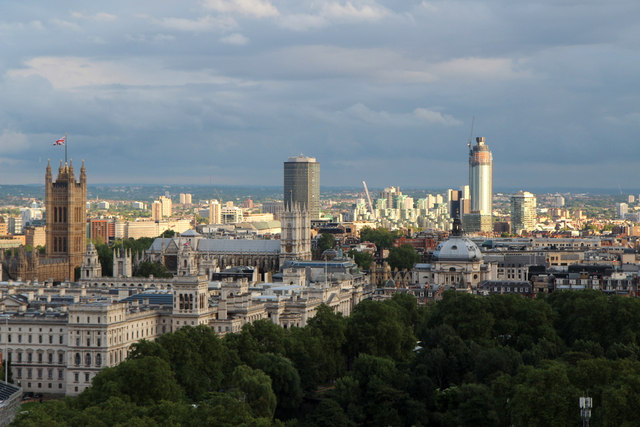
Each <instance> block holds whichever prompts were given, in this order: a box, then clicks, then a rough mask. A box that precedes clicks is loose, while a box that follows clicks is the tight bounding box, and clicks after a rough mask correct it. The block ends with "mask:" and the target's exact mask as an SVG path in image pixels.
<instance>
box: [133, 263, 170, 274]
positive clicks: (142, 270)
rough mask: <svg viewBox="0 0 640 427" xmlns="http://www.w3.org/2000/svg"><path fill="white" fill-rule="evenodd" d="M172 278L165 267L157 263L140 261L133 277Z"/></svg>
mask: <svg viewBox="0 0 640 427" xmlns="http://www.w3.org/2000/svg"><path fill="white" fill-rule="evenodd" d="M151 275H153V277H173V275H172V274H171V273H170V272H169V270H167V267H165V266H164V265H162V264H160V263H159V262H153V261H142V262H141V263H140V264H139V265H138V267H137V268H136V272H135V274H134V276H136V277H150V276H151Z"/></svg>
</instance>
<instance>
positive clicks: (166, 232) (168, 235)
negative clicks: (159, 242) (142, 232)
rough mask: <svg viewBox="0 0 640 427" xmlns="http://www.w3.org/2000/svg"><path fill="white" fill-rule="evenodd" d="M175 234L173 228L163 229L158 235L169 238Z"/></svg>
mask: <svg viewBox="0 0 640 427" xmlns="http://www.w3.org/2000/svg"><path fill="white" fill-rule="evenodd" d="M175 235H176V232H175V231H174V230H165V231H164V232H163V233H162V234H161V235H159V236H158V237H164V238H169V239H171V238H172V237H174V236H175Z"/></svg>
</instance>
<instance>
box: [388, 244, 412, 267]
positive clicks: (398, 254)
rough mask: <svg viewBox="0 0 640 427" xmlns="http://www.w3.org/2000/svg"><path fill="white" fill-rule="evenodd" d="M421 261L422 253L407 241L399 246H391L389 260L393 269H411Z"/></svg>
mask: <svg viewBox="0 0 640 427" xmlns="http://www.w3.org/2000/svg"><path fill="white" fill-rule="evenodd" d="M419 261H420V255H418V253H417V252H416V250H415V249H414V248H413V246H411V245H409V244H408V243H405V244H403V245H401V246H399V247H397V248H395V247H394V248H391V250H390V251H389V257H388V258H387V262H388V263H389V266H390V267H391V268H392V269H396V268H397V269H398V270H411V269H412V268H413V266H414V265H415V264H416V263H417V262H419Z"/></svg>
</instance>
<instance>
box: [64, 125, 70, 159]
mask: <svg viewBox="0 0 640 427" xmlns="http://www.w3.org/2000/svg"><path fill="white" fill-rule="evenodd" d="M67 144H69V138H67V133H66V132H65V133H64V164H65V165H66V164H67Z"/></svg>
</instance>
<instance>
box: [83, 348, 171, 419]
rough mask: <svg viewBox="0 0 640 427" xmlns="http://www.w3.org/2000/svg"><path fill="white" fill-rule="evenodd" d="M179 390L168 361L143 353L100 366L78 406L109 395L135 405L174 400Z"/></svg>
mask: <svg viewBox="0 0 640 427" xmlns="http://www.w3.org/2000/svg"><path fill="white" fill-rule="evenodd" d="M182 393H183V392H182V389H181V388H180V386H179V385H178V383H177V382H176V380H175V377H174V375H173V372H172V371H171V367H170V366H169V364H168V363H167V362H166V361H165V360H163V359H160V358H158V357H154V356H147V357H141V358H137V359H130V360H125V361H124V362H122V363H120V364H119V365H117V366H115V367H113V368H106V369H103V370H102V371H100V373H98V375H96V376H95V378H94V379H93V381H92V383H91V387H89V388H88V389H86V390H85V391H84V392H82V394H81V395H80V397H79V399H78V401H79V403H80V405H81V406H82V407H88V406H92V405H95V404H96V403H100V402H104V401H106V400H108V399H109V398H110V397H122V396H126V397H127V398H128V399H130V400H131V401H132V402H133V403H135V404H138V405H148V404H152V403H154V402H158V401H160V400H170V401H177V400H179V399H181V398H182Z"/></svg>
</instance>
